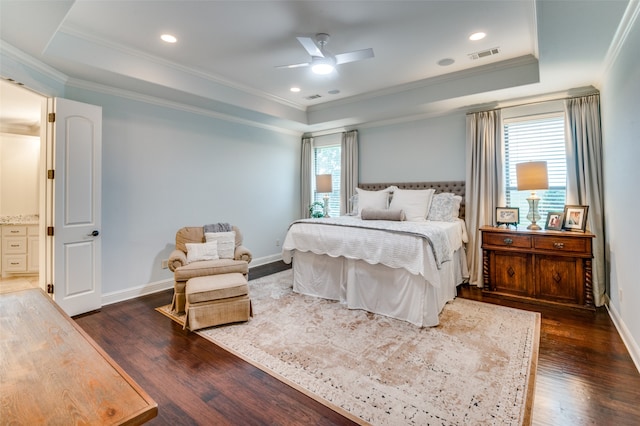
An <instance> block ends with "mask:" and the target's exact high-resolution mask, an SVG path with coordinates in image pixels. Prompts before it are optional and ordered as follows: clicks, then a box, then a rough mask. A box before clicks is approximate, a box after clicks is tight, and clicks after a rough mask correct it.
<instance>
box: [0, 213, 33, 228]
mask: <svg viewBox="0 0 640 426" xmlns="http://www.w3.org/2000/svg"><path fill="white" fill-rule="evenodd" d="M39 220H40V219H39V217H38V215H37V214H19V215H11V216H0V225H37V224H38V222H39Z"/></svg>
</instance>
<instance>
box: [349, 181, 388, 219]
mask: <svg viewBox="0 0 640 426" xmlns="http://www.w3.org/2000/svg"><path fill="white" fill-rule="evenodd" d="M396 189H397V187H395V186H390V187H388V188H385V189H381V190H380V191H366V190H364V189H361V188H356V192H357V193H358V194H357V195H358V214H360V213H361V212H362V210H363V209H387V208H389V195H390V194H391V193H392V192H393V191H394V190H396Z"/></svg>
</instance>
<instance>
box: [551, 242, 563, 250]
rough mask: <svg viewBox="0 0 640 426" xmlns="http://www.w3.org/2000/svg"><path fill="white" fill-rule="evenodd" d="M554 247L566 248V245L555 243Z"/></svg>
mask: <svg viewBox="0 0 640 426" xmlns="http://www.w3.org/2000/svg"><path fill="white" fill-rule="evenodd" d="M553 246H554V247H555V248H557V249H561V248H564V243H553Z"/></svg>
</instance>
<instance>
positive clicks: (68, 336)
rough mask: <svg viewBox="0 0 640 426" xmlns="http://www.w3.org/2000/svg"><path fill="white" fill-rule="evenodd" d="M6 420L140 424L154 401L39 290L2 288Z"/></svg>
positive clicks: (0, 409)
mask: <svg viewBox="0 0 640 426" xmlns="http://www.w3.org/2000/svg"><path fill="white" fill-rule="evenodd" d="M0 330H1V332H0V342H1V344H0V359H1V360H2V364H1V366H2V368H1V369H0V383H2V398H1V399H2V404H0V418H1V419H2V421H1V422H2V423H3V424H112V425H115V424H131V425H134V424H142V423H144V422H145V421H147V420H149V419H151V418H152V417H153V416H155V414H156V412H157V409H156V403H155V402H154V401H153V400H152V399H151V398H150V397H149V396H148V395H147V394H146V392H144V390H142V389H141V388H140V387H139V386H138V384H137V383H134V382H133V381H132V380H131V378H130V377H129V376H128V375H127V374H126V373H125V372H124V371H123V370H122V369H121V367H120V366H118V365H116V364H115V363H114V362H113V360H112V359H111V358H110V357H109V356H108V355H107V354H106V353H105V352H104V351H103V350H102V349H101V348H100V347H98V346H97V345H96V344H95V342H93V341H92V340H91V338H89V337H88V336H87V335H86V333H85V332H84V331H83V330H82V329H81V328H80V327H78V325H77V324H76V323H75V322H74V321H72V320H71V318H69V317H68V316H67V315H66V314H64V312H63V311H62V310H61V309H60V308H59V307H58V306H57V305H56V304H55V303H53V302H52V300H51V299H50V298H49V297H48V296H47V295H46V294H45V293H44V292H43V291H42V290H40V289H28V290H20V291H16V292H12V293H5V294H1V295H0Z"/></svg>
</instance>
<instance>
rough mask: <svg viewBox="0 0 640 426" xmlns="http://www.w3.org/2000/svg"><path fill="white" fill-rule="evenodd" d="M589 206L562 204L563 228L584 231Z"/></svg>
mask: <svg viewBox="0 0 640 426" xmlns="http://www.w3.org/2000/svg"><path fill="white" fill-rule="evenodd" d="M588 211H589V206H564V225H563V229H566V230H568V231H577V232H584V231H585V229H586V227H587V212H588Z"/></svg>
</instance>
